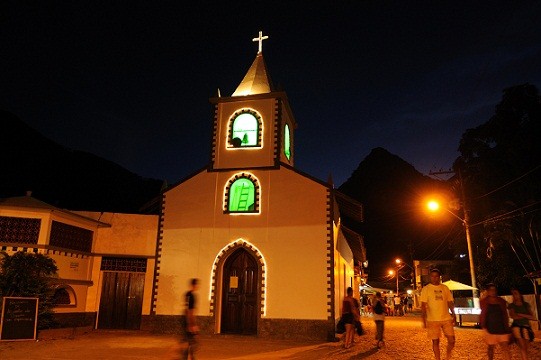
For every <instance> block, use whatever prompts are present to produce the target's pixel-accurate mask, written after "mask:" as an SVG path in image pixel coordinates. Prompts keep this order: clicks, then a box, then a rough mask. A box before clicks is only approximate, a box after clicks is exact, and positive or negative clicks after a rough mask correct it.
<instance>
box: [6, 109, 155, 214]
mask: <svg viewBox="0 0 541 360" xmlns="http://www.w3.org/2000/svg"><path fill="white" fill-rule="evenodd" d="M0 164H2V165H1V171H0V198H3V197H12V196H22V195H24V194H25V192H26V191H32V194H33V196H34V197H36V198H38V199H40V200H42V201H45V202H47V203H50V204H52V205H55V206H58V207H61V208H66V209H70V210H91V211H111V212H126V213H137V212H140V209H141V207H142V206H143V205H145V204H146V203H147V202H148V201H150V200H151V199H152V198H154V197H156V196H157V195H159V193H160V189H161V186H162V181H161V180H156V179H145V178H142V177H141V176H138V175H137V174H134V173H132V172H130V171H128V170H126V169H124V168H123V167H121V166H119V165H117V164H115V163H113V162H111V161H108V160H105V159H103V158H100V157H98V156H95V155H92V154H90V153H87V152H82V151H77V150H72V149H68V148H65V147H63V146H61V145H59V144H57V143H55V142H53V141H51V140H49V139H47V138H46V137H44V136H43V135H41V134H40V133H39V132H38V131H36V130H34V129H32V128H31V127H29V126H28V125H27V124H25V123H24V122H23V121H22V120H21V119H19V118H18V117H16V116H15V115H13V114H11V113H9V112H7V111H3V110H0Z"/></svg>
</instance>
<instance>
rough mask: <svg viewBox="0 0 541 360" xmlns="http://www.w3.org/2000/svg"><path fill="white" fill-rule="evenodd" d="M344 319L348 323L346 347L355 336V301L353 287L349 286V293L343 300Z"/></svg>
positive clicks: (348, 346) (349, 345)
mask: <svg viewBox="0 0 541 360" xmlns="http://www.w3.org/2000/svg"><path fill="white" fill-rule="evenodd" d="M342 321H343V322H344V324H345V325H346V333H345V337H344V347H345V348H346V349H348V348H350V347H351V345H352V344H353V339H354V337H355V302H354V300H353V289H352V288H351V287H348V289H347V294H346V296H345V297H344V301H343V302H342Z"/></svg>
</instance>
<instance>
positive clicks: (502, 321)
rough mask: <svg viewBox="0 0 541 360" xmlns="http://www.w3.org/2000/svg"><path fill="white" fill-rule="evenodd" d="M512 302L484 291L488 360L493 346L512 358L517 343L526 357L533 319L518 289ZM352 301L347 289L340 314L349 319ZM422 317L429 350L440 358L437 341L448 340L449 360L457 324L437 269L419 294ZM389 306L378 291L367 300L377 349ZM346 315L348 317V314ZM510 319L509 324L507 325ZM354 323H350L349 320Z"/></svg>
mask: <svg viewBox="0 0 541 360" xmlns="http://www.w3.org/2000/svg"><path fill="white" fill-rule="evenodd" d="M512 294H513V301H512V302H511V303H507V302H506V301H505V300H504V299H503V298H501V297H499V296H498V294H497V289H496V286H495V285H494V284H488V285H487V286H486V291H485V293H484V296H482V299H481V303H480V306H481V315H480V325H481V328H482V329H483V331H484V333H485V334H484V337H485V342H486V344H487V346H488V348H487V355H488V359H489V360H492V359H493V358H494V347H495V345H496V344H498V345H500V346H501V349H502V353H503V354H504V356H505V357H506V358H507V359H509V360H510V359H511V352H510V347H509V344H510V343H513V342H516V343H517V345H518V347H519V349H520V354H521V358H522V360H526V359H527V358H528V355H527V354H528V343H529V342H530V341H531V340H532V339H533V332H532V329H531V327H530V323H529V322H530V320H535V316H534V315H533V312H532V308H531V305H530V304H529V303H527V302H526V301H524V298H523V296H522V294H521V293H520V292H519V291H518V290H517V289H513V290H512ZM355 301H356V300H355V299H353V290H352V289H351V288H348V296H346V298H345V299H344V303H343V306H342V315H343V316H344V314H347V313H348V312H352V313H351V316H350V317H351V319H354V317H355V315H354V314H353V311H354V304H355ZM420 301H421V314H422V321H423V326H424V328H425V329H426V331H427V335H428V338H429V340H431V341H432V351H433V352H434V356H435V358H436V360H440V359H441V352H440V338H441V334H442V333H443V335H444V336H445V337H446V338H447V348H446V359H451V357H452V353H453V351H452V350H453V348H454V346H455V333H454V325H455V321H456V315H455V306H454V299H453V294H452V293H451V291H450V290H449V288H448V287H447V286H446V285H444V284H442V283H441V272H440V271H439V270H438V269H432V270H431V271H430V283H429V284H428V285H426V286H425V287H423V289H422V291H421V297H420ZM388 309H389V306H388V303H387V301H386V299H385V298H384V297H383V296H382V294H381V293H380V292H377V293H376V294H375V296H374V298H372V299H371V301H370V310H369V311H371V312H372V314H373V319H374V322H375V325H376V341H377V347H378V348H380V347H381V346H384V344H385V342H384V338H383V332H384V324H385V316H388V315H389V311H388ZM347 316H349V315H347ZM509 319H512V324H511V325H509V323H510V320H509ZM352 321H353V320H352ZM347 329H348V327H347V325H346V336H345V341H344V346H345V347H346V348H348V347H350V346H351V344H352V342H353V338H354V334H355V333H354V330H352V329H354V328H353V326H352V325H350V326H349V329H350V332H349V333H348V332H347Z"/></svg>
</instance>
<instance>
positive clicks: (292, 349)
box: [0, 315, 541, 360]
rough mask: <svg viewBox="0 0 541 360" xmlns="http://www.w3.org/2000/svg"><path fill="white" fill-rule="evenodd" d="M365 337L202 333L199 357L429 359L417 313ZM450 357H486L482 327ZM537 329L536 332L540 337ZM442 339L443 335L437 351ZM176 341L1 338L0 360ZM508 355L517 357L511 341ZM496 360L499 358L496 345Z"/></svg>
mask: <svg viewBox="0 0 541 360" xmlns="http://www.w3.org/2000/svg"><path fill="white" fill-rule="evenodd" d="M363 327H364V328H365V331H366V335H363V336H360V337H357V338H356V340H357V342H356V343H355V345H354V346H353V347H351V348H350V349H343V348H342V343H341V342H326V343H314V342H297V341H278V340H265V339H259V338H255V337H247V336H203V337H201V349H200V351H199V353H198V355H199V356H198V359H199V360H218V359H224V360H225V359H227V360H266V359H293V360H322V359H333V360H350V359H351V360H353V359H372V360H375V359H382V360H385V359H393V360H395V359H401V360H402V359H404V360H409V359H419V360H424V359H427V360H432V359H434V356H433V354H432V349H431V343H430V341H429V340H428V339H427V338H426V332H425V329H423V328H422V326H421V322H420V318H419V317H418V316H409V315H408V316H404V317H388V318H387V320H386V322H385V339H386V346H385V348H383V349H377V348H376V346H375V340H374V335H375V326H374V322H373V321H372V319H370V318H366V317H365V318H363ZM455 334H456V346H455V350H454V352H453V355H454V356H453V359H468V360H470V359H471V360H476V359H486V358H487V357H486V345H485V343H484V342H483V335H482V331H481V330H479V329H475V328H473V327H462V328H455ZM539 334H540V333H538V335H539ZM445 345H446V340H445V339H442V341H441V348H442V354H444V353H445ZM179 353H180V345H179V342H178V341H177V338H176V337H174V336H172V335H151V334H148V333H145V332H138V331H101V330H100V331H91V332H89V333H86V334H76V335H75V336H62V337H60V336H59V337H56V338H54V337H53V338H52V339H46V340H40V341H16V342H13V341H10V342H0V359H2V360H5V359H41V360H58V359H62V360H67V359H114V360H120V359H171V360H172V359H178V358H179ZM512 356H513V357H512V358H513V359H520V356H519V353H518V349H517V347H516V345H513V346H512ZM529 356H530V359H541V342H540V341H539V338H538V339H536V341H535V342H533V343H530V351H529ZM495 359H496V360H497V359H503V357H502V356H501V354H500V352H499V350H498V349H496V356H495Z"/></svg>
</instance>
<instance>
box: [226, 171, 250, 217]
mask: <svg viewBox="0 0 541 360" xmlns="http://www.w3.org/2000/svg"><path fill="white" fill-rule="evenodd" d="M254 204H255V186H254V183H253V182H252V181H251V180H250V179H246V178H240V179H237V180H235V182H234V183H233V184H231V187H230V188H229V206H228V210H229V211H232V212H243V211H254Z"/></svg>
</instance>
